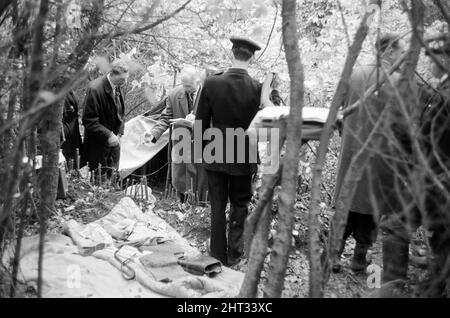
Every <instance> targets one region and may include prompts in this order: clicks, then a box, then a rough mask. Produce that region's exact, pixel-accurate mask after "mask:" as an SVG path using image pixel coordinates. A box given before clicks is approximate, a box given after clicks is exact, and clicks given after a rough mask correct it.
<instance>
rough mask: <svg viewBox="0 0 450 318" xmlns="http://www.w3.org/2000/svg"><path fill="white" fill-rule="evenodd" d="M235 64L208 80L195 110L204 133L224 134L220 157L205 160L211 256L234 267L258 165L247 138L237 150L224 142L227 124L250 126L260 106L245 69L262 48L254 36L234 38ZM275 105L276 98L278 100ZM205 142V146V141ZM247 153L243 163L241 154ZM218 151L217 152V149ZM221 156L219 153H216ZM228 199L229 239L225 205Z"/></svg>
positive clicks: (258, 93)
mask: <svg viewBox="0 0 450 318" xmlns="http://www.w3.org/2000/svg"><path fill="white" fill-rule="evenodd" d="M230 40H231V42H232V43H233V47H232V53H233V58H232V67H231V68H230V69H228V70H227V71H226V72H224V73H223V74H220V75H213V76H210V77H208V78H207V79H206V80H205V83H204V86H203V89H202V92H201V95H200V99H199V103H198V108H197V117H196V119H197V121H196V123H195V124H196V125H201V127H202V133H203V136H204V135H205V134H204V133H205V131H206V130H207V129H208V128H210V127H214V128H216V129H219V130H220V131H221V132H222V136H223V141H224V147H223V153H222V155H223V157H222V160H221V159H218V160H215V161H214V162H212V163H205V160H204V165H205V169H206V170H207V174H208V189H209V190H208V191H209V199H210V202H211V243H210V254H211V256H212V257H215V258H216V259H218V260H220V261H221V262H222V263H223V264H225V265H228V266H232V265H235V264H237V263H238V262H239V260H240V259H241V257H242V256H243V249H244V243H243V230H244V222H245V218H246V217H247V213H248V204H249V202H250V200H251V198H252V183H251V181H252V175H253V174H254V173H256V172H257V164H256V163H253V162H250V160H249V155H248V154H249V146H248V138H247V142H246V143H245V146H244V147H240V145H239V143H237V142H236V141H235V143H234V149H229V147H227V146H230V145H225V143H226V139H227V138H226V130H227V128H232V129H237V128H241V129H243V130H244V131H245V130H247V128H248V127H249V125H250V123H251V121H252V119H253V118H254V117H255V115H256V113H257V112H258V110H259V107H260V97H261V88H262V84H261V83H259V82H258V81H256V80H255V79H253V78H251V77H250V75H249V73H248V71H247V69H248V67H249V65H250V64H251V62H252V60H253V59H254V54H255V51H257V50H260V49H261V47H260V46H259V45H258V44H257V43H255V42H254V41H252V40H249V39H246V38H241V37H232V38H231V39H230ZM275 103H276V102H275ZM203 146H204V145H203ZM230 150H234V161H233V162H229V161H226V158H227V151H230ZM242 152H244V154H245V162H237V160H236V159H237V158H239V156H240V155H242ZM216 155H217V153H216ZM216 158H217V157H216ZM228 200H230V214H229V227H228V240H227V234H226V227H227V224H226V216H225V209H226V206H227V203H228Z"/></svg>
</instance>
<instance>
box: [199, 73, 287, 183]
mask: <svg viewBox="0 0 450 318" xmlns="http://www.w3.org/2000/svg"><path fill="white" fill-rule="evenodd" d="M261 88H262V84H261V83H259V82H258V81H256V80H254V79H253V78H251V77H250V75H249V74H248V72H247V71H246V70H244V69H239V68H230V69H229V70H228V71H226V72H225V73H223V74H220V75H213V76H211V77H209V78H207V79H206V81H205V83H204V86H203V89H202V92H201V95H200V99H199V103H198V108H197V116H196V120H197V121H196V125H197V124H201V125H202V132H203V135H205V131H206V130H207V129H208V128H210V127H214V128H218V129H220V131H221V132H222V136H223V145H224V146H223V157H222V158H221V159H222V160H221V162H220V159H219V160H217V161H218V162H213V163H205V168H206V169H207V170H212V171H218V172H224V173H227V174H230V175H248V174H252V173H255V172H256V171H257V164H256V163H254V162H250V157H249V149H248V138H247V142H246V143H245V147H243V148H241V147H238V144H239V143H238V142H237V140H236V139H235V143H234V162H231V163H227V162H226V158H227V147H226V142H225V141H226V137H225V136H226V135H225V132H226V129H227V128H234V129H236V128H242V129H243V130H244V131H245V130H247V128H248V127H249V125H250V123H251V121H252V120H253V118H254V117H255V115H256V113H257V112H258V111H259V109H260V99H261ZM273 96H275V97H273ZM272 97H273V98H272V99H275V98H278V95H277V93H275V94H272ZM275 103H276V104H279V103H278V101H275ZM196 142H198V141H196ZM205 144H206V143H205V142H203V146H205ZM238 152H240V153H242V152H244V154H245V161H244V162H243V163H237V158H238Z"/></svg>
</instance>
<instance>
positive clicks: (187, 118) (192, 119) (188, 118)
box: [186, 113, 195, 122]
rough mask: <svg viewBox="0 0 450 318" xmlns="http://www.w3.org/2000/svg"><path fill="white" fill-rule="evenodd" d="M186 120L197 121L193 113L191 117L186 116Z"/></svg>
mask: <svg viewBox="0 0 450 318" xmlns="http://www.w3.org/2000/svg"><path fill="white" fill-rule="evenodd" d="M186 120H189V121H192V122H194V121H195V115H194V114H193V113H190V114H189V115H187V116H186Z"/></svg>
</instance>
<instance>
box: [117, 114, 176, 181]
mask: <svg viewBox="0 0 450 318" xmlns="http://www.w3.org/2000/svg"><path fill="white" fill-rule="evenodd" d="M156 123H157V121H156V120H153V119H151V118H148V117H145V116H137V117H135V118H133V119H131V120H129V121H128V122H127V123H126V124H125V133H124V135H123V137H122V139H121V147H120V162H119V173H120V176H121V177H122V178H126V177H127V176H129V175H130V174H131V173H132V172H133V171H134V170H136V169H138V168H140V167H142V166H143V165H144V164H145V163H147V162H148V161H149V160H150V159H152V158H153V157H154V156H155V155H156V154H157V153H158V152H160V151H161V150H162V149H163V148H164V147H165V146H166V145H167V144H168V143H169V130H168V129H167V130H166V131H165V132H164V134H163V135H162V136H161V138H159V140H158V141H157V142H156V143H146V144H145V143H144V142H143V141H144V133H145V132H150V130H151V129H152V128H153V127H154V126H155V125H156Z"/></svg>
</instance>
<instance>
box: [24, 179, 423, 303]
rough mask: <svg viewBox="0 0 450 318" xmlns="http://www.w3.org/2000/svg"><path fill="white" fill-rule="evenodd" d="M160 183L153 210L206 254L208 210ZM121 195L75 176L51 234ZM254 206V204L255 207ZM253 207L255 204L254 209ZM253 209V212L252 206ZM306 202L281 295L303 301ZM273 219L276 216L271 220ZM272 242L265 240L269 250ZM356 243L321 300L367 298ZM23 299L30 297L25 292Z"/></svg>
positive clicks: (376, 259) (105, 208) (375, 258)
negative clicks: (170, 194)
mask: <svg viewBox="0 0 450 318" xmlns="http://www.w3.org/2000/svg"><path fill="white" fill-rule="evenodd" d="M163 188H164V187H163V184H162V183H161V181H159V182H157V183H155V184H154V187H153V188H152V194H153V195H154V196H155V198H156V199H157V200H156V203H155V206H153V207H152V209H153V212H154V213H155V214H156V215H158V216H159V217H161V218H162V219H164V220H165V221H166V222H167V223H168V224H170V225H171V226H172V227H173V228H175V229H176V230H177V232H178V233H179V234H180V235H181V236H183V237H184V238H185V239H186V240H187V241H188V242H189V243H190V245H191V246H193V247H196V248H197V249H199V250H200V251H201V252H202V253H207V240H208V238H209V236H210V229H209V226H210V221H209V220H210V215H209V214H210V210H209V207H199V206H192V205H188V204H181V203H180V202H179V201H177V200H175V198H169V199H164V198H163V191H162V190H163ZM124 196H125V193H124V191H117V190H116V191H115V190H108V189H102V188H99V187H93V186H91V185H90V184H89V183H87V182H85V181H84V180H81V179H78V178H74V179H71V180H70V183H69V192H68V195H67V198H66V199H64V200H58V201H57V212H56V213H55V214H54V215H52V216H51V218H50V220H49V222H48V232H49V233H61V232H62V225H63V224H64V223H65V222H66V221H68V220H70V219H75V220H76V221H78V222H82V223H84V224H87V223H90V222H93V221H95V220H97V219H99V218H101V217H103V216H105V215H106V214H108V213H109V212H110V211H111V209H112V208H113V207H114V205H115V204H117V203H118V202H119V201H120V199H121V198H123V197H124ZM135 201H136V203H137V204H138V205H139V206H140V207H141V208H142V209H143V211H145V210H146V209H147V208H148V206H147V205H146V203H145V202H144V201H141V200H135ZM254 203H255V202H253V204H254ZM252 206H253V205H252ZM252 206H251V208H252ZM306 206H307V202H304V201H302V198H301V197H300V198H299V199H298V201H297V204H296V206H295V207H296V209H295V213H296V216H295V226H294V228H295V230H294V232H293V246H292V249H291V255H290V257H289V263H288V269H287V273H286V278H285V285H284V291H283V295H282V297H286V298H303V297H308V292H309V291H308V279H309V261H308V243H307V240H308V233H307V224H308V211H307V208H306ZM330 216H331V212H330V211H326V209H325V211H324V212H323V213H322V219H323V220H324V223H327V219H329V217H330ZM275 218H276V217H275ZM275 225H276V221H275V220H274V221H272V224H271V233H272V234H273V233H274V231H275V230H274V228H275ZM38 228H39V226H38V222H37V220H36V221H35V222H32V223H31V224H30V225H29V226H28V227H27V228H26V230H25V235H33V234H37V230H38ZM271 244H272V239H270V240H269V250H270V246H271ZM354 245H355V242H354V240H353V239H349V240H348V241H347V244H346V247H345V251H344V253H343V256H342V262H343V265H344V266H343V271H342V272H341V273H338V274H334V273H332V274H331V276H330V279H329V281H328V283H327V287H326V290H325V297H327V298H359V297H366V296H367V295H368V294H369V293H370V292H372V291H373V289H370V288H369V287H368V284H367V274H365V273H361V274H355V273H353V272H352V271H351V270H350V269H349V264H350V262H351V257H352V254H353V248H354ZM369 254H370V256H371V258H372V262H373V263H375V264H377V265H380V266H381V265H382V260H381V242H380V239H378V240H377V242H376V244H375V245H374V246H373V248H372V249H371V250H370V252H369ZM267 266H268V257H267V258H266V263H265V266H264V270H263V272H262V278H261V284H260V288H259V296H262V288H263V286H264V283H265V282H266V270H267ZM233 269H234V270H237V271H241V272H245V271H246V262H245V261H243V262H241V263H239V264H238V265H235V266H234V267H233ZM409 272H410V273H411V277H410V278H411V279H410V282H411V283H412V284H414V283H415V281H417V278H418V275H423V272H424V271H423V270H418V269H416V268H413V267H411V266H410V271H409ZM27 297H32V293H31V294H30V291H29V290H28V293H27Z"/></svg>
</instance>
